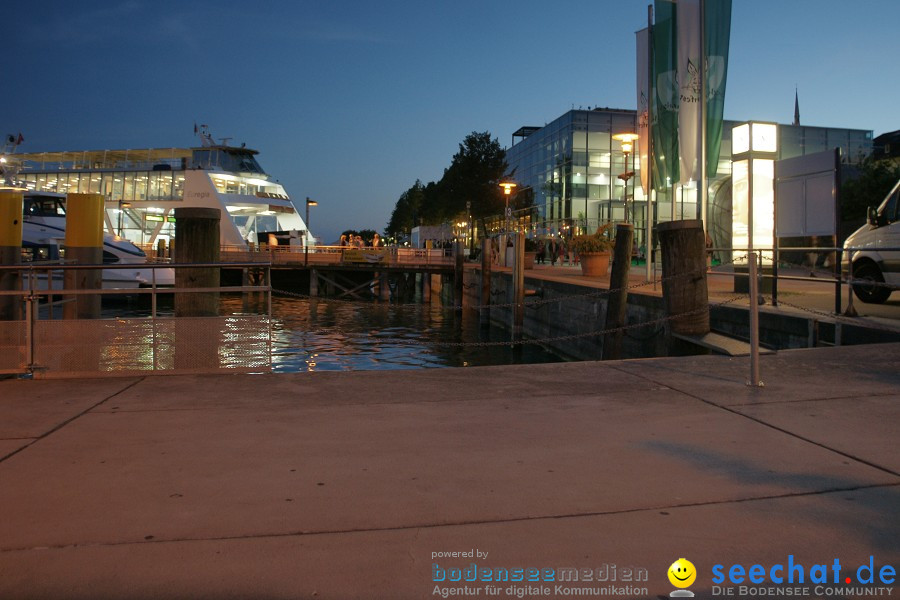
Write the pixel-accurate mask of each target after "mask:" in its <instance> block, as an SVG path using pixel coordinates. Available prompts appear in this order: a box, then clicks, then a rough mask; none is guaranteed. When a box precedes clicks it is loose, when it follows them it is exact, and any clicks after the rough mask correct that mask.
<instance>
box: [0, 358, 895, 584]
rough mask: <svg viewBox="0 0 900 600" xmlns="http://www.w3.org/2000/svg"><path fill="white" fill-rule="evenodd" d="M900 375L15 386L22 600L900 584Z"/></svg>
mask: <svg viewBox="0 0 900 600" xmlns="http://www.w3.org/2000/svg"><path fill="white" fill-rule="evenodd" d="M898 353H900V344H882V345H874V346H853V347H840V348H816V349H810V350H793V351H784V352H779V353H777V354H772V355H766V356H763V357H761V370H762V375H763V378H764V379H765V380H766V386H765V387H763V388H752V387H748V386H747V385H746V379H747V361H746V359H735V358H731V357H724V356H697V357H685V358H662V359H650V360H641V361H609V362H603V363H600V362H581V363H566V364H547V365H523V366H517V367H484V368H468V369H450V370H447V369H434V370H419V371H392V372H375V371H373V372H351V373H308V374H288V375H228V376H225V375H216V376H171V377H133V378H115V379H106V380H63V381H23V380H9V381H0V390H2V393H0V480H2V482H3V485H2V486H0V510H2V513H3V515H4V518H3V519H2V521H0V572H2V573H3V577H0V596H2V597H3V598H11V599H13V598H57V599H67V598H71V599H83V598H96V599H101V600H102V599H107V598H184V597H193V598H243V597H259V598H310V599H313V598H315V599H318V598H323V599H324V598H339V599H343V598H387V597H390V598H398V599H406V598H430V597H434V595H433V591H434V588H435V586H441V587H459V586H462V585H463V584H453V583H448V582H447V581H444V582H435V581H433V565H434V564H438V565H439V566H440V568H442V569H447V568H450V567H452V568H466V567H468V566H469V565H470V564H471V563H477V564H478V566H479V568H483V567H489V568H507V569H512V568H516V567H537V568H544V567H547V568H561V567H572V568H579V569H580V568H585V569H601V568H603V567H604V565H607V566H609V565H617V566H618V570H617V571H616V572H617V573H618V574H619V577H621V574H622V567H627V568H635V569H646V570H647V572H648V574H649V578H648V580H647V581H644V582H640V583H634V582H632V583H627V582H622V581H621V580H620V581H616V582H608V583H605V584H603V585H609V584H615V585H617V586H625V585H632V586H639V587H641V588H646V590H647V593H646V594H643V593H640V594H635V595H634V597H640V598H656V597H658V596H665V595H667V594H668V593H670V592H671V591H672V589H671V585H670V584H669V582H668V580H667V578H666V574H665V572H666V569H667V567H668V565H670V564H671V563H672V562H673V561H674V560H676V559H677V558H679V557H685V558H687V559H688V560H690V561H692V562H693V563H694V564H695V565H696V566H697V568H698V570H699V571H700V574H699V576H698V578H697V582H696V583H695V584H694V585H693V586H692V591H693V592H694V593H695V594H697V596H698V597H709V596H710V592H711V585H712V583H711V572H710V569H711V568H712V566H713V565H716V564H723V563H728V564H727V565H726V569H727V568H728V565H730V564H731V563H732V562H741V561H744V562H745V563H746V564H757V563H758V564H764V565H773V564H783V563H785V562H786V561H787V559H788V556H789V555H790V556H792V557H793V561H794V562H796V563H802V564H805V565H807V567H808V566H810V565H813V564H820V563H823V562H826V563H828V564H831V562H832V561H834V559H836V558H837V559H839V560H840V564H841V565H842V567H843V569H844V571H842V577H843V575H847V576H851V577H854V578H855V577H856V575H855V572H856V571H855V570H856V568H857V567H859V566H860V565H868V564H869V560H870V557H874V558H873V560H874V564H875V565H876V566H877V565H884V564H888V565H897V564H898V562H900V546H898V544H897V540H898V539H900V518H898V516H900V515H898V507H900V499H898V492H900V451H898V449H897V444H896V431H895V425H896V423H897V419H898V417H900V406H898V403H897V398H898V397H897V391H898V389H900V376H898V374H897V370H896V356H897V355H898ZM475 550H477V551H478V552H481V553H482V554H484V553H486V554H487V556H486V557H481V555H479V557H476V558H471V559H470V558H467V557H458V558H446V557H442V558H433V556H434V555H435V553H439V552H466V553H468V552H470V551H475ZM558 584H559V583H557V584H544V585H550V589H551V591H552V590H554V589H555V585H558ZM465 585H468V586H470V587H473V588H474V587H478V588H480V589H481V593H480V595H481V596H484V595H485V594H486V591H485V586H486V585H487V584H484V583H477V582H476V583H468V584H465ZM500 585H501V587H502V588H505V587H507V586H509V585H512V584H511V583H509V582H507V583H504V584H500ZM516 585H524V583H521V584H516ZM532 585H535V584H532ZM563 585H567V586H574V585H579V584H574V583H569V584H563ZM581 585H599V584H598V583H596V582H595V583H583V584H581ZM895 589H896V588H895ZM545 597H551V598H552V597H563V596H561V595H560V596H557V595H555V594H552V593H551V594H549V595H547V596H545Z"/></svg>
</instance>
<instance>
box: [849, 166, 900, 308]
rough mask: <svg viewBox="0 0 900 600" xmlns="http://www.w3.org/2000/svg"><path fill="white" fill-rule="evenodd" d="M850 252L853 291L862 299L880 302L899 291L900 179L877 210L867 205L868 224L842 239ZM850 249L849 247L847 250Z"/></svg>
mask: <svg viewBox="0 0 900 600" xmlns="http://www.w3.org/2000/svg"><path fill="white" fill-rule="evenodd" d="M844 249H845V250H847V251H850V252H852V254H850V263H851V264H852V266H853V270H852V273H853V279H856V280H864V281H868V282H871V283H868V284H867V283H854V284H853V292H854V293H855V294H856V297H857V298H859V299H860V300H862V301H863V302H871V303H875V304H881V303H883V302H885V301H887V299H888V297H890V295H891V293H892V292H893V291H895V290H900V181H898V182H897V183H896V184H894V188H893V189H892V190H891V193H890V194H888V195H887V198H885V199H884V202H882V203H881V206H879V207H878V210H875V209H874V208H869V216H868V223H866V224H865V225H863V226H862V227H860V228H859V229H857V230H856V231H855V232H853V234H852V235H851V236H850V237H848V238H847V241H845V242H844ZM851 249H852V250H851Z"/></svg>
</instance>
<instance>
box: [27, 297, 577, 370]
mask: <svg viewBox="0 0 900 600" xmlns="http://www.w3.org/2000/svg"><path fill="white" fill-rule="evenodd" d="M163 298H165V297H163ZM169 298H171V297H169ZM266 311H267V305H266V302H265V300H264V299H263V298H262V297H260V298H257V299H255V300H253V301H250V302H248V300H247V298H242V297H241V296H240V295H224V294H223V295H222V296H221V297H220V310H219V314H220V315H221V316H228V315H241V314H265V313H266ZM59 312H60V311H57V314H56V315H55V318H59V317H60V315H59ZM156 314H157V316H159V317H171V316H172V315H173V314H174V311H173V308H172V304H171V299H169V300H168V301H165V300H161V301H160V304H159V306H158V309H157V313H156ZM48 316H49V315H47V314H46V313H45V314H43V316H42V318H48ZM102 316H103V317H104V318H133V317H139V318H146V317H149V316H150V315H149V311H148V306H147V303H146V302H142V303H131V302H113V303H109V304H107V303H104V307H103V315H102ZM510 339H511V338H510V332H509V330H508V329H506V328H504V327H502V326H499V325H497V324H494V325H492V326H491V327H486V328H485V327H482V326H481V323H480V321H479V317H478V313H477V311H473V310H469V309H466V310H463V311H457V310H455V309H454V308H452V307H447V306H442V305H441V304H440V303H439V302H435V303H432V304H429V303H408V304H397V303H388V302H378V301H374V300H370V301H344V300H337V299H331V298H318V299H311V298H309V297H296V296H293V295H291V296H284V295H278V294H275V295H273V296H272V371H273V372H276V373H296V372H303V371H364V370H393V369H422V368H442V367H473V366H490V365H508V364H530V363H548V362H560V361H563V360H565V359H563V358H562V357H560V356H559V355H557V354H554V353H553V352H551V351H549V350H547V349H545V348H544V347H542V346H540V345H538V344H533V343H531V344H517V345H513V344H511V343H509V342H510Z"/></svg>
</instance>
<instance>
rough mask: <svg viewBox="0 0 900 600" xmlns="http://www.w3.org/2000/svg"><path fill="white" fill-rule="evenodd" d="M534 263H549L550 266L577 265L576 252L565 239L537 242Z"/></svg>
mask: <svg viewBox="0 0 900 600" xmlns="http://www.w3.org/2000/svg"><path fill="white" fill-rule="evenodd" d="M534 258H535V262H537V263H538V264H540V265H543V264H546V261H547V260H549V261H550V266H554V265H556V261H557V260H559V264H560V265H562V264H571V265H577V264H578V252H577V251H576V250H575V249H574V248H570V247H569V245H568V244H567V243H566V239H565V238H559V239H556V238H550V239H549V240H538V245H537V253H536V254H535V257H534Z"/></svg>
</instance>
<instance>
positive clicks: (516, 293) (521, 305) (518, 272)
mask: <svg viewBox="0 0 900 600" xmlns="http://www.w3.org/2000/svg"><path fill="white" fill-rule="evenodd" d="M513 250H514V251H515V253H514V254H513V303H514V304H513V326H512V332H513V340H514V341H520V340H521V339H522V327H523V325H524V322H525V232H524V231H520V232H518V233H517V234H516V241H515V247H514V248H513Z"/></svg>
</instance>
